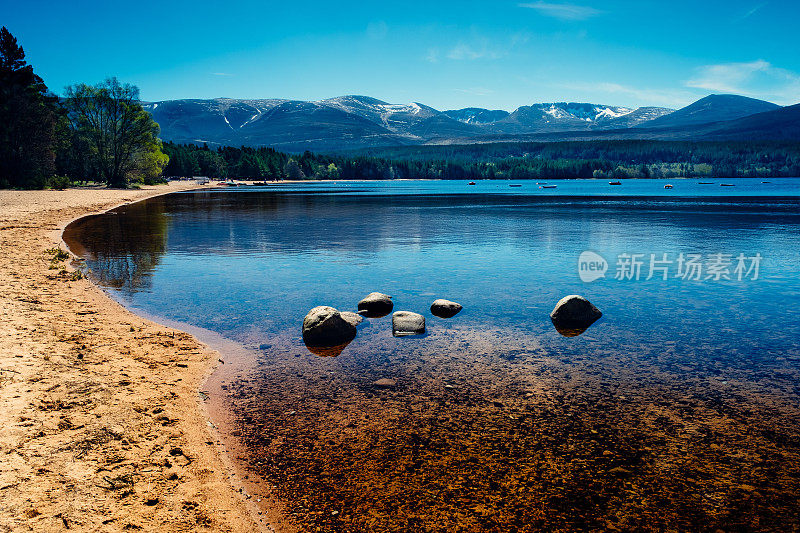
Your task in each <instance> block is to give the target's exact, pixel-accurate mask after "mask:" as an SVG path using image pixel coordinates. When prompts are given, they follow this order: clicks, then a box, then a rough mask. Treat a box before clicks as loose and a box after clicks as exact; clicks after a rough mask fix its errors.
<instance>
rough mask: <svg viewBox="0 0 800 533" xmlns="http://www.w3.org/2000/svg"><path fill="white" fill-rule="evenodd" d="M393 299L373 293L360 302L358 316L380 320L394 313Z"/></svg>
mask: <svg viewBox="0 0 800 533" xmlns="http://www.w3.org/2000/svg"><path fill="white" fill-rule="evenodd" d="M393 308H394V303H393V302H392V297H391V296H389V295H388V294H383V293H381V292H371V293H369V294H368V295H366V296H365V297H364V298H362V299H361V301H360V302H358V314H360V315H364V316H366V317H369V318H380V317H383V316H386V315H388V314H389V313H391V312H392V309H393Z"/></svg>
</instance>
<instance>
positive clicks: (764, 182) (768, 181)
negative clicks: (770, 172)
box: [761, 181, 772, 183]
mask: <svg viewBox="0 0 800 533" xmlns="http://www.w3.org/2000/svg"><path fill="white" fill-rule="evenodd" d="M761 183H772V182H771V181H762V182H761Z"/></svg>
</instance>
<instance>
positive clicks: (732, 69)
mask: <svg viewBox="0 0 800 533" xmlns="http://www.w3.org/2000/svg"><path fill="white" fill-rule="evenodd" d="M685 85H686V86H687V87H692V88H695V89H704V90H707V91H712V92H723V93H734V94H741V95H744V96H752V97H756V98H764V99H768V100H771V101H775V102H777V103H784V104H794V103H797V101H798V100H800V74H797V73H796V72H792V71H790V70H786V69H783V68H779V67H775V66H774V65H772V64H771V63H769V62H768V61H764V60H763V59H759V60H757V61H750V62H747V63H721V64H717V65H704V66H702V67H698V68H697V69H695V73H694V76H693V77H692V78H691V79H689V80H687V81H686V83H685Z"/></svg>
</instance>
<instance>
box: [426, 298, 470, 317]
mask: <svg viewBox="0 0 800 533" xmlns="http://www.w3.org/2000/svg"><path fill="white" fill-rule="evenodd" d="M463 308H464V307H463V306H462V305H461V304H460V303H456V302H451V301H450V300H445V299H443V298H439V299H438V300H434V301H433V303H432V304H431V313H433V315H434V316H438V317H439V318H450V317H453V316H456V315H457V314H458V312H459V311H461V310H462V309H463Z"/></svg>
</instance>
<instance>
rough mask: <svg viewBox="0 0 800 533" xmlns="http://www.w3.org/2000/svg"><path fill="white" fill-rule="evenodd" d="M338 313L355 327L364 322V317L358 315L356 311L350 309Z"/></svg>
mask: <svg viewBox="0 0 800 533" xmlns="http://www.w3.org/2000/svg"><path fill="white" fill-rule="evenodd" d="M339 314H341V315H342V318H343V319H345V320H346V321H347V322H349V323H350V324H352V325H353V326H355V327H358V326H360V325H361V324H363V323H364V317H363V316H361V315H359V314H358V313H354V312H352V311H341V312H340V313H339Z"/></svg>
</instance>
